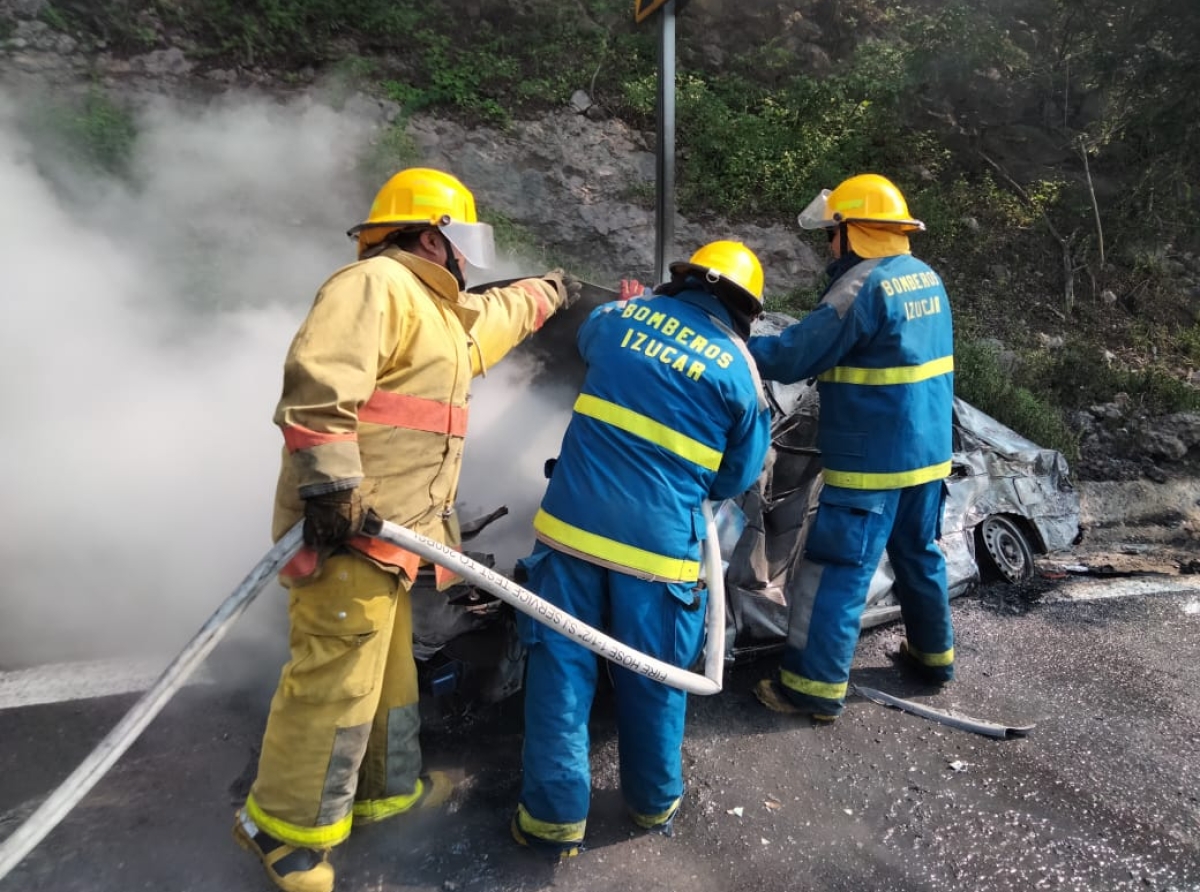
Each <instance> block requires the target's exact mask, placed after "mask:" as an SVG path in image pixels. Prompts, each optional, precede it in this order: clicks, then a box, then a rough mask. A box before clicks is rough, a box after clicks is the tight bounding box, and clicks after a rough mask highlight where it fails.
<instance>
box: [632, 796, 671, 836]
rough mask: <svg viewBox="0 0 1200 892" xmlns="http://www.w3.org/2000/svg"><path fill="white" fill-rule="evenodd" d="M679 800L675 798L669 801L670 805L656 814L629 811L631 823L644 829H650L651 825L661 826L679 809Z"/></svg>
mask: <svg viewBox="0 0 1200 892" xmlns="http://www.w3.org/2000/svg"><path fill="white" fill-rule="evenodd" d="M679 802H680V800H678V799H676V800H675V801H674V802H672V803H671V806H670V807H669V808H668V809H667V810H666V811H663V812H659V813H658V814H656V815H639V814H638V813H637V812H630V813H629V816H630V817H631V818H633V823H635V824H637V825H638V826H639V827H641V828H642V829H644V830H650V829H651V828H653V827H661V826H662V825H663V824H665V823H667V821H669V820H671V818H672V817H673V816H674V815H675V812H677V811H678V810H679Z"/></svg>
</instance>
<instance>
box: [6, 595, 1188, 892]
mask: <svg viewBox="0 0 1200 892" xmlns="http://www.w3.org/2000/svg"><path fill="white" fill-rule="evenodd" d="M1156 580H1159V581H1161V582H1162V586H1161V587H1157V586H1156V585H1155V582H1156ZM1127 582H1128V580H1121V579H1111V580H1110V579H1095V580H1084V581H1083V582H1080V581H1079V580H1074V579H1071V578H1068V579H1066V580H1061V581H1053V582H1052V581H1047V580H1037V581H1035V582H1034V583H1031V584H1027V585H1025V586H1022V587H1019V588H1018V587H1010V586H990V587H987V588H984V589H981V590H979V591H977V592H976V593H973V594H970V595H967V596H965V597H962V598H959V599H956V600H955V601H954V602H953V613H954V618H955V622H956V626H957V635H958V638H957V644H956V648H957V653H958V674H959V677H958V679H957V680H956V682H955V683H954V684H953V685H952V686H950V687H948V688H946V689H945V690H943V691H941V692H935V691H932V690H930V689H927V688H922V687H920V686H919V685H917V684H915V683H913V682H911V681H910V680H908V679H907V678H906V677H905V676H904V675H902V674H901V673H900V672H899V670H898V669H897V668H896V667H895V666H894V665H893V662H892V659H891V658H890V656H889V655H890V654H891V653H893V652H894V651H895V649H896V646H897V645H898V643H899V640H900V635H901V630H900V627H899V626H898V625H895V624H893V625H889V626H885V627H882V628H878V629H874V630H871V631H869V632H867V633H865V634H864V636H863V639H862V642H861V643H860V646H859V651H858V655H857V659H856V662H855V670H854V678H853V681H855V682H857V683H859V684H862V685H865V686H869V687H874V688H878V689H880V690H884V691H887V692H889V693H892V694H895V695H898V696H902V697H909V698H912V699H916V700H919V701H920V702H923V703H927V704H928V705H931V706H935V707H937V708H940V709H952V710H956V711H958V712H961V713H963V714H966V715H970V716H972V717H975V718H980V719H986V720H989V721H994V722H1004V723H1012V724H1028V723H1035V724H1036V727H1035V728H1034V729H1033V730H1032V731H1031V732H1030V733H1029V735H1028V736H1027V737H1025V738H1021V739H1014V740H995V739H991V738H986V737H982V736H977V735H972V734H969V733H966V732H962V731H957V730H954V729H951V728H948V727H945V726H942V725H938V724H934V723H932V722H930V721H928V720H926V719H922V718H918V717H916V716H913V715H909V714H906V713H902V712H899V711H897V710H894V709H889V708H887V707H883V706H879V705H876V704H874V703H870V702H867V701H863V700H853V701H852V702H851V703H850V704H849V706H848V708H847V710H846V713H845V714H844V715H843V717H842V718H841V719H840V720H839V721H838V722H837V723H835V724H834V725H832V726H828V727H826V726H822V727H814V726H812V725H811V724H810V723H809V722H808V721H807V720H804V719H796V718H792V717H787V716H780V715H776V714H773V713H770V712H767V711H766V710H764V709H763V708H762V707H760V706H759V705H758V703H757V701H756V700H754V698H753V696H752V695H751V693H750V689H751V687H752V686H753V684H754V682H755V681H757V680H758V678H760V677H761V676H762V675H763V674H765V673H766V672H767V671H768V670H769V669H770V668H771V667H772V665H773V664H772V661H771V658H769V657H768V658H764V659H762V660H759V661H757V662H755V663H752V664H749V665H746V666H738V667H734V668H732V669H730V670H729V671H728V673H727V676H726V689H725V691H724V692H722V693H721V694H720V695H717V696H715V697H708V698H700V697H693V698H692V700H691V706H690V715H689V722H688V734H687V740H686V743H685V746H684V758H685V764H686V770H687V778H688V785H689V786H688V791H687V794H686V797H685V800H684V806H683V809H682V811H681V813H680V816H679V819H678V820H677V825H676V833H675V836H674V837H673V838H665V837H662V836H658V835H653V834H650V835H646V834H642V833H640V832H635V831H634V830H633V828H632V825H631V824H630V823H629V822H628V821H627V819H626V818H625V815H624V810H623V806H622V804H621V800H620V795H619V792H618V784H617V775H616V759H615V756H616V741H615V737H614V734H613V722H612V716H611V709H610V703H609V702H608V700H607V694H605V695H603V696H602V697H601V699H600V700H599V701H598V703H597V708H596V710H595V714H594V719H593V730H594V747H593V762H592V766H593V772H594V777H593V787H594V798H593V808H592V813H591V816H590V821H589V833H588V846H589V847H588V850H587V851H585V852H584V853H583V854H582V855H581V856H580V857H579V858H576V859H573V860H572V861H569V862H567V863H564V864H562V865H559V866H557V867H555V866H552V865H550V864H547V863H545V862H543V861H541V860H539V859H538V858H537V857H535V856H533V855H531V854H529V853H527V852H526V851H524V850H522V849H519V848H518V847H517V846H516V845H515V844H514V843H513V842H512V841H511V839H510V838H509V835H508V830H507V822H508V818H509V816H510V814H511V810H512V807H513V805H514V802H515V798H516V794H517V790H518V785H519V777H520V775H519V759H520V744H521V715H520V702H519V699H520V698H519V697H517V698H513V699H511V700H509V701H506V702H505V703H503V704H500V705H499V706H497V707H493V708H492V709H490V710H489V711H487V712H486V713H483V714H478V715H475V716H471V717H465V718H464V717H458V718H452V719H450V720H448V721H447V722H446V723H445V725H444V726H443V727H441V728H439V729H438V730H436V731H431V732H430V733H428V734H427V735H426V748H427V761H428V763H429V764H430V766H431V767H441V768H448V769H452V770H461V771H465V772H466V773H467V774H468V775H469V778H468V780H467V781H466V783H465V784H464V789H463V790H462V792H461V795H460V796H459V797H458V798H457V799H456V801H455V802H454V803H453V805H452V807H451V809H450V811H449V812H448V813H446V814H443V815H437V816H421V817H418V816H410V817H402V818H398V819H395V820H394V821H392V822H385V823H383V824H379V825H374V826H370V827H366V828H363V829H362V830H360V831H356V832H355V834H354V835H353V836H352V837H351V840H350V841H349V842H348V843H347V844H346V845H345V846H342V847H340V848H339V849H338V850H337V851H336V852H335V855H334V859H335V864H336V866H337V868H338V871H339V884H338V888H339V889H340V890H343V892H368V890H371V892H385V890H386V892H393V890H394V892H399V890H404V892H415V890H420V892H425V890H442V892H490V890H511V892H517V890H522V892H524V890H529V892H533V890H543V889H549V888H553V889H555V890H557V892H577V890H578V892H583V890H589V892H590V890H598V889H614V890H617V889H638V890H647V892H648V890H677V889H687V890H689V892H709V890H712V892H717V890H721V892H729V890H742V889H746V890H750V889H755V890H860V892H862V890H879V892H883V890H897V889H899V890H909V889H911V890H925V889H928V890H935V889H936V890H939V892H947V890H964V892H965V890H971V892H977V890H980V889H987V890H1031V889H1063V890H1177V892H1196V890H1200V697H1197V690H1200V577H1194V576H1193V577H1188V576H1172V577H1149V576H1143V577H1139V578H1138V583H1139V586H1140V587H1139V588H1138V589H1137V590H1136V591H1134V592H1133V593H1132V594H1130V595H1128V596H1125V597H1108V598H1106V597H1101V595H1103V594H1104V592H1106V591H1111V589H1110V588H1108V587H1111V586H1114V585H1116V586H1119V585H1121V584H1124V583H1127ZM1192 583H1195V584H1194V586H1192V585H1191V584H1192ZM1071 586H1074V588H1072V587H1071ZM1081 586H1082V592H1083V596H1080V595H1079V591H1080V590H1081ZM1172 587H1173V588H1174V590H1167V589H1171V588H1172ZM1072 592H1074V594H1071V593H1072ZM236 647H237V645H229V646H223V648H220V649H218V651H217V652H216V653H215V654H214V657H213V658H212V659H210V668H212V669H213V670H214V683H209V684H202V685H198V686H195V687H191V688H187V689H185V690H184V691H183V692H181V693H180V694H179V695H178V696H177V697H176V699H175V700H173V701H172V702H171V703H170V704H169V705H168V706H167V708H166V709H165V710H164V711H163V713H162V714H161V715H160V716H159V717H158V718H157V719H156V720H155V721H154V723H153V724H152V725H151V726H150V727H149V728H148V729H147V731H146V732H145V733H144V734H143V736H142V737H141V739H140V740H139V741H138V742H137V743H135V744H134V746H133V747H132V748H131V749H130V751H129V752H128V753H126V754H125V756H124V757H123V758H122V759H121V760H120V761H119V762H118V763H117V765H116V766H115V767H114V769H113V770H112V771H111V772H110V774H109V775H108V776H107V777H106V778H105V779H104V780H103V781H101V782H100V784H99V785H97V787H96V788H95V789H94V790H93V791H92V792H91V793H90V794H89V795H88V797H87V798H85V799H84V801H83V802H82V803H81V804H80V805H79V806H78V807H77V808H76V809H75V811H74V812H72V813H71V814H70V815H69V816H68V817H67V818H66V820H65V821H64V822H63V823H62V824H61V825H60V826H59V827H58V828H57V829H56V830H55V831H54V832H53V833H51V835H50V836H49V837H47V838H46V839H45V840H44V841H43V842H42V844H41V845H40V846H39V847H38V848H37V849H36V850H34V852H33V853H32V854H31V855H30V856H29V857H28V858H27V859H26V860H25V861H24V862H23V863H22V864H21V865H20V866H19V867H17V868H16V869H15V870H14V871H13V872H12V873H11V874H10V875H9V876H8V877H7V878H6V879H5V880H4V881H0V890H3V892H18V890H20V892H26V890H55V892H77V890H78V892H84V890H87V892H108V890H112V892H118V890H119V892H129V890H137V889H153V890H157V892H171V890H175V892H185V890H196V892H201V890H204V892H207V890H222V892H240V890H246V892H256V890H263V892H267V890H269V889H270V888H272V887H271V886H270V885H269V884H268V883H267V882H266V880H265V879H264V878H263V877H262V874H261V871H260V869H259V867H258V865H257V863H256V862H255V861H254V860H253V859H251V858H250V857H249V856H247V855H246V854H245V853H243V852H242V851H241V850H239V849H237V848H236V847H235V846H234V844H233V843H232V841H231V839H230V836H229V828H230V819H231V817H232V814H233V810H234V807H235V804H236V803H237V802H238V801H239V798H240V796H241V795H243V794H244V791H245V788H246V785H247V783H248V780H249V777H250V776H251V773H252V771H253V764H254V757H255V747H256V746H257V744H258V739H259V735H260V734H261V731H262V724H263V721H264V719H265V716H266V708H267V703H268V701H269V698H270V695H271V689H272V685H273V677H272V675H271V674H270V673H265V672H257V673H255V672H244V671H242V668H243V667H244V665H246V664H245V663H244V662H243V661H241V660H239V659H238V654H237V653H235V652H234V651H235V649H236ZM135 701H136V695H132V694H125V695H120V696H113V697H106V698H101V699H95V700H86V701H74V702H70V703H57V704H43V705H37V706H29V707H24V708H17V709H8V710H4V711H0V835H6V834H7V833H9V832H11V831H12V830H13V829H14V828H15V827H16V826H18V825H19V823H20V822H21V820H23V818H24V817H25V816H27V815H28V814H29V812H30V811H31V810H32V809H33V808H34V807H35V806H36V804H37V802H38V801H39V800H40V798H41V797H42V796H44V795H46V794H47V793H48V792H49V791H50V790H52V789H53V787H54V786H55V784H57V783H58V781H59V780H61V779H62V778H63V777H65V776H66V774H67V773H68V772H69V771H70V770H71V769H73V768H74V767H75V766H76V765H77V764H78V763H79V761H80V760H81V759H83V758H84V756H85V755H86V754H87V753H88V752H89V751H90V749H91V747H92V746H93V745H94V744H95V743H96V742H98V741H99V740H100V739H101V738H102V737H103V735H104V734H105V733H106V732H107V730H108V729H109V728H110V727H111V726H112V725H113V724H115V722H116V721H117V720H118V719H119V718H120V717H121V715H122V714H123V713H124V711H125V710H126V709H128V708H129V706H130V705H131V704H132V703H134V702H135Z"/></svg>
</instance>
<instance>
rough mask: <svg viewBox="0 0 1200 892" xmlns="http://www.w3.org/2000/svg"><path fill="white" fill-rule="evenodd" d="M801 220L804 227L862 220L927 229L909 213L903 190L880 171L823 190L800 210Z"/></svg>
mask: <svg viewBox="0 0 1200 892" xmlns="http://www.w3.org/2000/svg"><path fill="white" fill-rule="evenodd" d="M798 220H799V223H800V226H801V227H802V228H804V229H832V228H834V227H835V226H839V225H841V224H842V223H859V224H862V225H864V226H887V227H889V228H895V229H897V230H899V231H900V232H906V233H907V232H924V231H925V224H924V223H922V222H921V221H920V220H914V219H913V218H912V216H911V215H910V214H909V212H908V203H907V202H906V201H905V200H904V195H903V193H901V191H900V190H899V189H897V188H896V185H895V184H894V183H893V182H892V181H891V180H889V179H887V178H886V177H881V176H880V175H879V174H877V173H863V174H859V175H858V176H853V177H850V179H848V180H845V181H843V182H842V183H841V185H839V186H838V187H837V188H836V189H834V190H833V191H832V192H831V191H829V190H828V189H822V190H821V194H820V195H818V196H817V197H816V198H814V199H813V200H812V201H811V202H809V205H808V207H806V208H805V209H804V210H803V211H801V212H800V216H799V218H798Z"/></svg>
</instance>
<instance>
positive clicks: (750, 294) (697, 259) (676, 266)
mask: <svg viewBox="0 0 1200 892" xmlns="http://www.w3.org/2000/svg"><path fill="white" fill-rule="evenodd" d="M671 275H672V276H674V277H676V278H683V277H684V276H689V275H693V276H696V277H697V278H700V279H703V280H704V281H705V282H707V283H708V284H709V285H710V286H711V287H712V288H713V291H714V293H715V294H716V295H717V296H718V297H724V298H727V299H729V300H731V301H733V302H734V304H735V306H736V307H737V308H738V309H741V310H742V311H743V312H746V313H749V314H750V315H751V316H757V315H758V314H759V313H761V312H762V308H763V300H762V293H763V268H762V264H761V263H759V262H758V258H757V257H756V256H754V252H753V251H751V250H750V249H749V248H747V247H746V246H745V245H743V244H742V243H741V242H731V241H718V242H710V243H709V244H707V245H705V246H704V247H702V248H700V249H699V250H698V251H696V253H695V254H693V255H692V258H691V260H689V261H688V262H687V263H682V262H677V263H672V264H671Z"/></svg>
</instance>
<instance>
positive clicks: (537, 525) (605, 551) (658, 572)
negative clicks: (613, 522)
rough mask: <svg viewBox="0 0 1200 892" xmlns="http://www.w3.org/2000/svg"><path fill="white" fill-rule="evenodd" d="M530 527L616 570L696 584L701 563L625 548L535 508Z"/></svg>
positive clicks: (631, 546) (630, 547) (627, 546)
mask: <svg viewBox="0 0 1200 892" xmlns="http://www.w3.org/2000/svg"><path fill="white" fill-rule="evenodd" d="M533 528H534V529H535V530H537V532H539V533H542V534H544V535H545V536H546V537H548V538H549V539H552V540H554V541H555V542H557V543H559V544H561V545H564V546H566V547H567V548H569V549H571V550H572V551H576V552H579V554H581V555H586V556H590V557H594V558H598V559H600V560H602V561H606V562H607V563H609V564H613V565H616V566H617V567H628V568H629V569H630V570H635V571H637V572H638V573H643V574H645V575H647V576H650V577H653V578H654V579H661V580H664V581H668V582H695V581H696V580H697V579H699V578H700V562H699V561H689V560H685V559H681V558H675V557H670V556H669V555H665V554H655V553H654V552H653V551H646V550H644V549H641V548H636V547H635V546H633V545H626V544H625V543H624V542H618V541H616V540H615V539H609V538H607V537H605V536H598V535H596V534H595V533H589V532H588V531H587V530H581V529H580V528H579V527H576V526H572V525H571V524H569V523H566V522H565V521H562V520H559V519H558V518H557V517H555V516H554V515H552V514H547V513H546V511H545V510H544V509H542V508H539V509H538V512H537V514H536V515H535V516H534V518H533Z"/></svg>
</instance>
